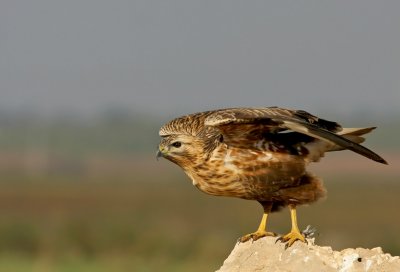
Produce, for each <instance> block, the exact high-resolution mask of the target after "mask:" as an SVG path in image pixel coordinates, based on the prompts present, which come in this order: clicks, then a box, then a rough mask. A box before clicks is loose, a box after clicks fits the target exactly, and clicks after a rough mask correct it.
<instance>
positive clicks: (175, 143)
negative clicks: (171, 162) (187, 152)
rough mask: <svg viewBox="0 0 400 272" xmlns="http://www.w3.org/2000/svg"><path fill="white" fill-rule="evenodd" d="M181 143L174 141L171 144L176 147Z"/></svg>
mask: <svg viewBox="0 0 400 272" xmlns="http://www.w3.org/2000/svg"><path fill="white" fill-rule="evenodd" d="M181 145H182V143H181V142H174V143H172V146H173V147H176V148H178V147H181Z"/></svg>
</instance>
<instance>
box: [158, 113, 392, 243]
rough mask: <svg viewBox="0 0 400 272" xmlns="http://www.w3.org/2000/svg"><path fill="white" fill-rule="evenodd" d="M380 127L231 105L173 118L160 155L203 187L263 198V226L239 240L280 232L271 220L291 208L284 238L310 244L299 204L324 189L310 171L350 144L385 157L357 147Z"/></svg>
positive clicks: (369, 155) (165, 129)
mask: <svg viewBox="0 0 400 272" xmlns="http://www.w3.org/2000/svg"><path fill="white" fill-rule="evenodd" d="M373 129H375V127H368V128H342V127H341V126H340V125H339V124H338V123H336V122H332V121H327V120H324V119H321V118H318V117H317V116H314V115H312V114H310V113H308V112H306V111H302V110H290V109H284V108H278V107H265V108H229V109H220V110H214V111H206V112H200V113H194V114H190V115H186V116H182V117H179V118H176V119H174V120H172V121H170V122H168V123H166V124H165V125H164V126H162V127H161V129H160V132H159V134H160V136H161V137H162V140H161V142H160V144H159V149H158V153H157V157H160V156H162V157H164V158H166V159H168V160H170V161H172V162H173V163H175V164H177V165H179V166H180V167H181V168H182V169H183V170H184V171H185V173H186V174H187V175H188V176H189V177H190V178H191V179H192V181H193V185H194V186H196V187H197V188H198V189H200V190H201V191H203V192H205V193H207V194H210V195H215V196H231V197H238V198H243V199H249V200H256V201H258V202H259V203H260V204H261V205H262V207H263V209H264V214H263V216H262V219H261V223H260V225H259V227H258V229H257V230H256V231H255V232H253V233H250V234H248V235H245V236H243V237H241V238H240V239H239V241H241V242H245V241H248V240H250V239H252V240H257V239H259V238H261V237H264V236H275V233H273V232H268V231H267V229H266V224H267V217H268V215H269V214H270V213H271V212H274V211H277V210H279V209H280V208H282V207H286V206H288V207H289V210H290V215H291V221H292V228H291V231H290V232H289V233H288V234H286V235H284V236H282V237H280V238H279V240H281V241H282V242H286V243H287V244H286V246H291V245H292V244H293V243H294V242H295V241H297V240H299V241H302V242H306V240H305V237H304V234H302V233H301V232H300V231H299V228H298V226H297V217H296V206H298V205H302V204H309V203H312V202H315V201H317V200H318V199H320V198H322V197H324V196H325V194H326V190H325V188H324V186H323V184H322V181H321V179H319V178H318V177H316V176H315V175H313V174H311V173H310V172H308V171H307V170H306V166H307V165H308V164H309V163H310V162H317V161H319V160H320V158H321V157H323V156H324V153H325V152H329V151H337V150H344V149H349V150H351V151H354V152H356V153H358V154H360V155H362V156H364V157H367V158H369V159H371V160H374V161H376V162H379V163H383V164H387V162H386V161H385V160H384V159H383V158H382V157H380V156H379V155H377V154H376V153H374V152H373V151H371V150H369V149H368V148H366V147H364V146H362V145H360V143H361V142H363V141H364V138H363V137H362V136H363V135H364V134H366V133H368V132H370V131H371V130H373Z"/></svg>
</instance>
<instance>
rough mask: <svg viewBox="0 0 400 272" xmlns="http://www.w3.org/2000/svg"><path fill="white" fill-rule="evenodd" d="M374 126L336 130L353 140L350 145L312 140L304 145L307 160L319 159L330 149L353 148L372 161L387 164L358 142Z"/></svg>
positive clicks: (362, 140) (363, 139)
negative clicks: (306, 150)
mask: <svg viewBox="0 0 400 272" xmlns="http://www.w3.org/2000/svg"><path fill="white" fill-rule="evenodd" d="M375 128H376V127H367V128H343V130H341V131H340V132H337V133H336V134H337V135H340V136H342V137H343V138H345V139H347V140H349V141H351V142H354V145H350V146H345V147H343V146H340V145H339V144H335V143H334V142H327V141H313V142H310V143H308V144H307V145H306V148H307V149H308V150H309V152H310V153H309V154H308V156H307V160H308V161H309V162H313V161H314V162H315V161H319V159H320V158H321V157H323V156H324V153H325V152H330V151H340V150H345V149H350V150H353V151H354V152H357V153H359V154H361V155H363V156H365V157H367V158H370V159H372V160H374V161H377V162H380V163H383V164H387V162H386V161H385V160H384V159H382V158H381V157H380V156H379V155H377V154H375V153H374V152H372V151H371V150H369V149H367V148H365V147H363V146H361V145H359V144H360V143H362V142H364V141H365V138H364V137H363V136H364V135H365V134H367V133H369V132H371V131H372V130H374V129H375Z"/></svg>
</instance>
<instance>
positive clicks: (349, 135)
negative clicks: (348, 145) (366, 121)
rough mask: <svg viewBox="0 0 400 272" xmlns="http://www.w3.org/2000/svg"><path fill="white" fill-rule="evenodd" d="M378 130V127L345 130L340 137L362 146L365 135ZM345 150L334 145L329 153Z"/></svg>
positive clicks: (340, 133)
mask: <svg viewBox="0 0 400 272" xmlns="http://www.w3.org/2000/svg"><path fill="white" fill-rule="evenodd" d="M374 129H376V127H367V128H343V130H342V131H340V132H339V133H337V134H339V135H341V136H343V137H344V138H346V139H348V140H350V141H352V142H355V143H357V144H361V143H363V142H364V141H365V137H362V136H364V135H365V134H367V133H370V132H371V131H373V130H374ZM344 149H345V148H343V147H341V146H339V145H332V146H331V147H330V148H329V149H328V150H327V151H340V150H344Z"/></svg>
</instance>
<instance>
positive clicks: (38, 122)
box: [0, 0, 400, 272]
mask: <svg viewBox="0 0 400 272" xmlns="http://www.w3.org/2000/svg"><path fill="white" fill-rule="evenodd" d="M399 10H400V2H399V1H372V0H371V1H365V0H356V1H330V2H326V1H324V2H321V1H301V2H297V1H292V2H290V3H289V2H288V1H274V2H272V1H258V2H249V1H246V2H243V1H120V0H117V1H103V0H100V1H99V0H97V1H94V0H84V1H77V0H71V1H50V0H37V1H11V0H5V1H2V2H1V4H0V94H1V99H0V271H24V272H26V271H35V272H36V271H40V272H46V271H100V272H101V271H213V270H216V269H217V268H218V267H219V266H220V265H222V262H223V260H224V259H225V258H226V257H227V255H228V254H229V253H230V251H231V250H232V248H233V246H234V245H235V243H236V239H237V238H238V237H240V236H241V235H244V234H246V233H249V232H252V231H254V230H255V229H256V227H257V226H258V223H259V220H260V218H261V213H262V210H261V208H260V207H259V205H258V204H257V203H255V202H251V201H245V200H240V199H230V198H222V197H221V198H218V197H212V196H207V195H205V194H203V193H200V192H199V191H198V190H197V189H196V188H194V187H193V186H192V185H191V182H190V180H189V178H187V177H186V176H185V175H184V173H183V172H182V171H181V170H180V169H179V168H178V167H177V166H175V165H173V164H172V163H170V162H168V161H166V160H160V161H159V162H157V161H156V160H155V151H156V147H157V144H158V141H159V137H158V129H159V127H160V126H161V125H162V124H163V123H164V122H166V121H168V120H169V119H171V118H173V117H176V116H179V115H181V114H185V113H190V112H197V111H203V110H208V109H215V108H222V107H232V106H274V105H277V106H282V107H288V108H298V109H304V110H307V111H310V112H311V113H314V114H316V115H319V116H321V117H323V118H327V119H332V120H335V121H338V122H339V123H341V124H342V125H344V126H348V127H356V126H359V127H363V126H378V127H379V128H378V130H376V131H374V132H373V133H372V134H371V135H370V137H369V138H368V141H367V143H366V145H367V146H368V147H369V148H371V149H373V150H375V151H376V152H377V153H379V154H380V155H382V156H383V157H384V158H385V159H386V160H387V161H388V162H389V165H388V166H385V165H380V164H377V163H374V162H372V161H370V160H367V159H365V158H363V157H360V156H358V155H356V154H354V153H352V152H349V151H348V152H340V153H335V154H329V156H327V158H325V159H324V160H323V161H322V162H321V163H319V164H316V165H313V166H312V167H311V168H312V169H313V171H314V172H315V173H316V174H318V175H320V176H322V177H324V180H325V184H326V187H327V188H328V192H329V193H328V198H327V199H326V200H325V201H321V202H319V203H316V204H314V205H312V206H309V207H301V208H299V224H300V227H301V228H302V229H304V228H305V227H306V226H307V225H308V224H310V225H312V226H314V227H316V228H317V232H318V233H317V237H316V242H317V244H320V245H329V246H332V247H333V248H334V249H343V248H345V247H377V246H381V247H382V248H383V250H384V251H385V252H388V253H391V254H393V255H399V254H400V237H399V235H398V230H399V227H400V216H399V211H398V207H399V204H400V203H399V197H398V196H399V194H400V183H399V178H400V170H399V166H400V147H399V144H398V141H397V140H398V135H399V134H400V107H399V102H400V51H399V48H400V32H399V25H400V17H399V16H398V11H399ZM269 226H270V229H271V230H272V231H275V232H278V233H286V232H287V231H288V230H289V228H290V220H289V212H288V211H287V210H284V211H282V212H280V213H277V214H274V215H273V216H272V217H271V219H270V221H269Z"/></svg>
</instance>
